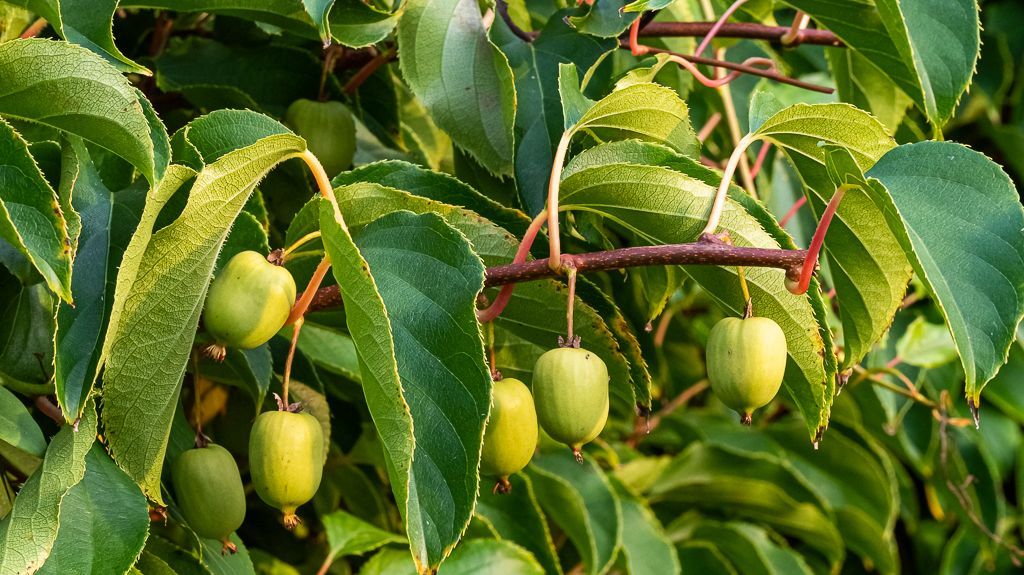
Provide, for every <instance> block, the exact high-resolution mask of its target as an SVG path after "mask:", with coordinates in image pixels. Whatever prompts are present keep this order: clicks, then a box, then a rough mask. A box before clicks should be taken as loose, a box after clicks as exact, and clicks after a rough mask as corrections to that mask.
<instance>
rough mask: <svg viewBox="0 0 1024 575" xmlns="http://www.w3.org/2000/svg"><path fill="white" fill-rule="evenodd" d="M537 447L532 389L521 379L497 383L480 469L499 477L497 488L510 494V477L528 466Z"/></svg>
mask: <svg viewBox="0 0 1024 575" xmlns="http://www.w3.org/2000/svg"><path fill="white" fill-rule="evenodd" d="M536 450H537V412H536V409H535V408H534V404H533V395H531V394H530V390H529V389H527V387H526V385H524V384H523V382H521V381H519V380H518V379H513V378H506V379H502V380H501V381H496V382H494V388H493V390H492V391H491V416H490V418H489V419H488V420H487V430H486V431H485V432H484V445H483V451H482V453H481V454H480V471H481V472H482V473H483V474H485V475H490V476H493V477H496V478H497V479H498V485H497V486H495V491H497V492H502V493H507V492H508V489H509V488H510V486H509V483H508V476H509V475H512V474H513V473H516V472H517V471H519V470H521V469H522V468H524V467H526V464H527V463H529V462H530V458H532V457H533V452H534V451H536Z"/></svg>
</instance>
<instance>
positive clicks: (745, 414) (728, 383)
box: [706, 317, 787, 425]
mask: <svg viewBox="0 0 1024 575" xmlns="http://www.w3.org/2000/svg"><path fill="white" fill-rule="evenodd" d="M706 354H707V355H706V363H707V369H708V381H709V382H710V383H711V389H713V390H714V392H715V395H717V396H718V398H719V399H721V400H722V403H724V404H726V405H727V406H729V407H730V408H732V409H734V410H736V411H737V412H739V414H740V421H742V422H743V423H744V424H745V425H750V422H751V418H752V414H753V412H754V410H755V409H758V408H759V407H763V406H764V405H767V404H768V402H770V401H771V400H772V399H773V398H774V397H775V395H776V394H777V393H778V392H779V387H780V386H781V385H782V378H783V375H785V373H786V355H787V353H786V334H784V333H783V332H782V328H780V327H779V324H777V323H775V321H773V320H771V319H769V318H766V317H748V318H746V319H740V318H737V317H727V318H725V319H723V320H721V321H719V322H718V323H717V324H715V327H713V328H711V333H710V334H709V335H708V345H707V352H706Z"/></svg>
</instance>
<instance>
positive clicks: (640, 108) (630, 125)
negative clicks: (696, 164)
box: [573, 84, 700, 158]
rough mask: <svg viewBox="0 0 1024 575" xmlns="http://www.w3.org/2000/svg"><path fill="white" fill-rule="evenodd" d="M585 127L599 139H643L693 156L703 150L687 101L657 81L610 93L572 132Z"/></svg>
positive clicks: (595, 105)
mask: <svg viewBox="0 0 1024 575" xmlns="http://www.w3.org/2000/svg"><path fill="white" fill-rule="evenodd" d="M584 131H586V132H591V133H593V134H595V135H596V136H597V137H598V139H599V141H608V140H626V139H640V140H645V141H649V142H657V143H660V144H665V145H666V146H669V147H670V148H672V149H674V150H676V151H677V152H679V153H681V154H683V155H686V156H690V157H693V158H696V157H697V156H698V155H699V154H700V142H698V141H697V134H696V133H694V131H693V126H692V125H691V124H690V116H689V108H687V106H686V102H684V101H683V100H681V99H680V98H679V95H678V94H676V92H675V90H672V89H671V88H666V87H665V86H660V85H658V84H633V85H630V86H627V87H625V88H622V89H620V90H615V91H614V92H612V93H611V94H608V95H607V96H605V97H604V98H602V99H601V100H599V101H598V102H597V103H596V104H594V105H593V106H592V107H591V108H590V109H589V110H587V111H586V113H584V114H583V116H582V117H581V118H580V119H579V121H578V122H576V126H575V127H574V128H573V133H580V132H584Z"/></svg>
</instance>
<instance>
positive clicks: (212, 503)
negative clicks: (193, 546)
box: [171, 443, 245, 553]
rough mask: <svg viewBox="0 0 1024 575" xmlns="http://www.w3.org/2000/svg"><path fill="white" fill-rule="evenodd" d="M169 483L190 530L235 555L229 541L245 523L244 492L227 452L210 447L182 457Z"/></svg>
mask: <svg viewBox="0 0 1024 575" xmlns="http://www.w3.org/2000/svg"><path fill="white" fill-rule="evenodd" d="M171 479H172V480H173V481H174V492H175V494H177V496H178V497H177V503H178V506H179V507H181V513H182V514H183V515H184V516H185V521H186V522H187V523H188V525H189V527H191V528H192V530H193V531H195V532H196V533H197V534H198V535H200V536H201V537H206V538H209V539H216V540H218V541H221V542H223V543H224V549H225V550H230V551H231V552H232V553H234V551H235V549H234V547H235V546H234V544H233V543H231V540H230V539H229V537H230V536H231V534H232V533H233V532H234V531H235V530H236V529H238V528H239V527H240V526H241V525H242V522H243V521H244V520H245V489H244V488H243V487H242V477H241V476H240V475H239V473H238V465H236V464H235V460H234V458H233V457H231V454H230V453H228V450H226V449H224V448H223V447H221V446H219V445H214V444H212V443H211V444H209V445H207V446H206V447H197V448H195V449H190V450H188V451H186V452H184V453H182V454H181V455H180V456H178V459H177V460H175V462H174V466H173V467H172V469H171Z"/></svg>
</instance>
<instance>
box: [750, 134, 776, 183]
mask: <svg viewBox="0 0 1024 575" xmlns="http://www.w3.org/2000/svg"><path fill="white" fill-rule="evenodd" d="M771 147H772V143H771V142H764V143H762V144H761V149H760V150H758V151H757V159H756V160H754V167H753V168H750V177H751V178H756V177H757V175H758V174H759V173H761V166H762V165H764V159H765V158H766V157H768V149H769V148H771Z"/></svg>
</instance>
